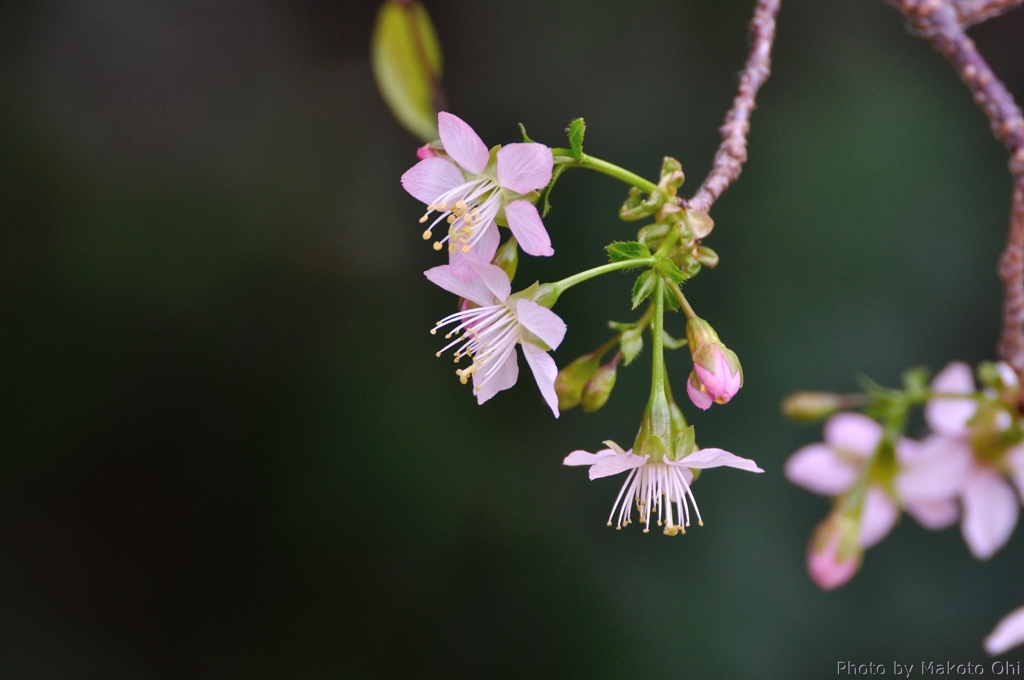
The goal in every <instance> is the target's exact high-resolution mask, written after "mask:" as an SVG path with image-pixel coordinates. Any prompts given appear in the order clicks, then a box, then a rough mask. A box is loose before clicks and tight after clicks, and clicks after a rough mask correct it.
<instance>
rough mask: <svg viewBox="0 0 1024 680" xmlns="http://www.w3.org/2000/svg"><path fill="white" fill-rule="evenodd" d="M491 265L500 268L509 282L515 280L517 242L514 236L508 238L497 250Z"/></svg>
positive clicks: (517, 263) (517, 264) (517, 262)
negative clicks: (506, 275)
mask: <svg viewBox="0 0 1024 680" xmlns="http://www.w3.org/2000/svg"><path fill="white" fill-rule="evenodd" d="M491 264H493V265H495V266H497V267H501V269H502V271H504V272H505V273H506V274H508V280H509V281H511V280H512V279H514V278H515V276H516V268H517V267H518V266H519V242H518V241H516V237H515V236H512V237H511V238H509V240H507V241H505V243H503V244H502V245H501V247H500V248H498V252H496V253H495V254H494V259H493V260H491Z"/></svg>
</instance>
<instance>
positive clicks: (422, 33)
mask: <svg viewBox="0 0 1024 680" xmlns="http://www.w3.org/2000/svg"><path fill="white" fill-rule="evenodd" d="M370 61H371V66H372V67H373V75H374V78H375V79H376V81H377V88H378V89H379V90H380V93H381V95H382V96H383V97H384V101H385V102H387V105H388V108H390V109H391V113H392V114H394V116H395V118H396V119H398V122H399V123H401V124H402V126H403V127H404V128H405V129H406V130H408V131H409V132H411V133H412V134H414V135H416V136H417V137H419V138H420V139H421V140H423V141H424V142H430V141H433V140H435V139H437V138H438V134H437V109H436V106H435V105H436V98H437V94H438V93H437V92H436V91H435V90H436V88H437V86H438V83H440V80H441V45H440V43H439V42H438V39H437V33H436V32H435V31H434V25H433V23H431V21H430V16H429V15H428V14H427V10H426V9H424V8H423V5H421V4H420V3H419V2H416V1H415V0H411V1H408V2H398V1H397V0H388V2H385V3H384V4H383V5H381V8H380V12H378V14H377V24H376V26H375V27H374V30H373V38H372V41H371V46H370Z"/></svg>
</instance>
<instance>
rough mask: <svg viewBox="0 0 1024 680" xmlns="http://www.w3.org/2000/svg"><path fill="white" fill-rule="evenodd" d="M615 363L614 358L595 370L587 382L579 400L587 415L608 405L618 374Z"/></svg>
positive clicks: (616, 361)
mask: <svg viewBox="0 0 1024 680" xmlns="http://www.w3.org/2000/svg"><path fill="white" fill-rule="evenodd" d="M617 363H618V358H617V357H616V359H615V360H613V361H610V362H608V363H607V364H605V365H604V366H601V367H600V368H599V369H597V371H596V372H595V373H594V375H593V376H591V378H590V380H588V381H587V384H586V386H585V387H584V388H583V396H582V399H581V402H582V404H583V410H584V411H586V412H587V413H593V412H594V411H596V410H598V409H600V408H601V407H602V406H604V405H605V404H606V403H608V397H610V396H611V394H612V389H614V388H615V379H616V377H617V374H618V370H617V368H616V364H617Z"/></svg>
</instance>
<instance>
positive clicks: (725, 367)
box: [693, 345, 740, 404]
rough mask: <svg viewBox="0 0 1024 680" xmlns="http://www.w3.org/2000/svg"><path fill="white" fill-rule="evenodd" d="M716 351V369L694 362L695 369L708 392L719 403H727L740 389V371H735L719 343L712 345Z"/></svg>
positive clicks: (714, 351)
mask: <svg viewBox="0 0 1024 680" xmlns="http://www.w3.org/2000/svg"><path fill="white" fill-rule="evenodd" d="M712 351H713V353H714V370H711V371H709V370H708V369H706V368H704V367H703V366H702V365H700V364H699V363H696V362H694V364H693V370H694V371H696V373H697V377H698V378H700V381H701V382H702V383H703V384H704V387H705V388H706V389H707V391H708V394H710V395H711V397H712V398H713V399H714V400H715V401H717V402H718V403H719V404H725V403H727V402H728V401H729V400H730V399H732V398H733V397H734V396H736V393H737V392H739V390H740V373H739V371H737V372H735V373H733V371H732V369H731V368H730V367H729V363H728V362H727V361H726V359H725V355H724V354H723V353H722V351H721V349H720V346H719V345H714V346H713V347H712Z"/></svg>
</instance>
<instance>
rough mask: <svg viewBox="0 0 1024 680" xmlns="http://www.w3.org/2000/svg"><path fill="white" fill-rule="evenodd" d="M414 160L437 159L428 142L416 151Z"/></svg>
mask: <svg viewBox="0 0 1024 680" xmlns="http://www.w3.org/2000/svg"><path fill="white" fill-rule="evenodd" d="M416 158H419V159H420V160H421V161H425V160H426V159H428V158H437V154H436V153H434V150H433V149H431V148H430V143H429V142H428V143H427V144H424V145H423V146H421V147H420V148H418V149H416Z"/></svg>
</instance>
